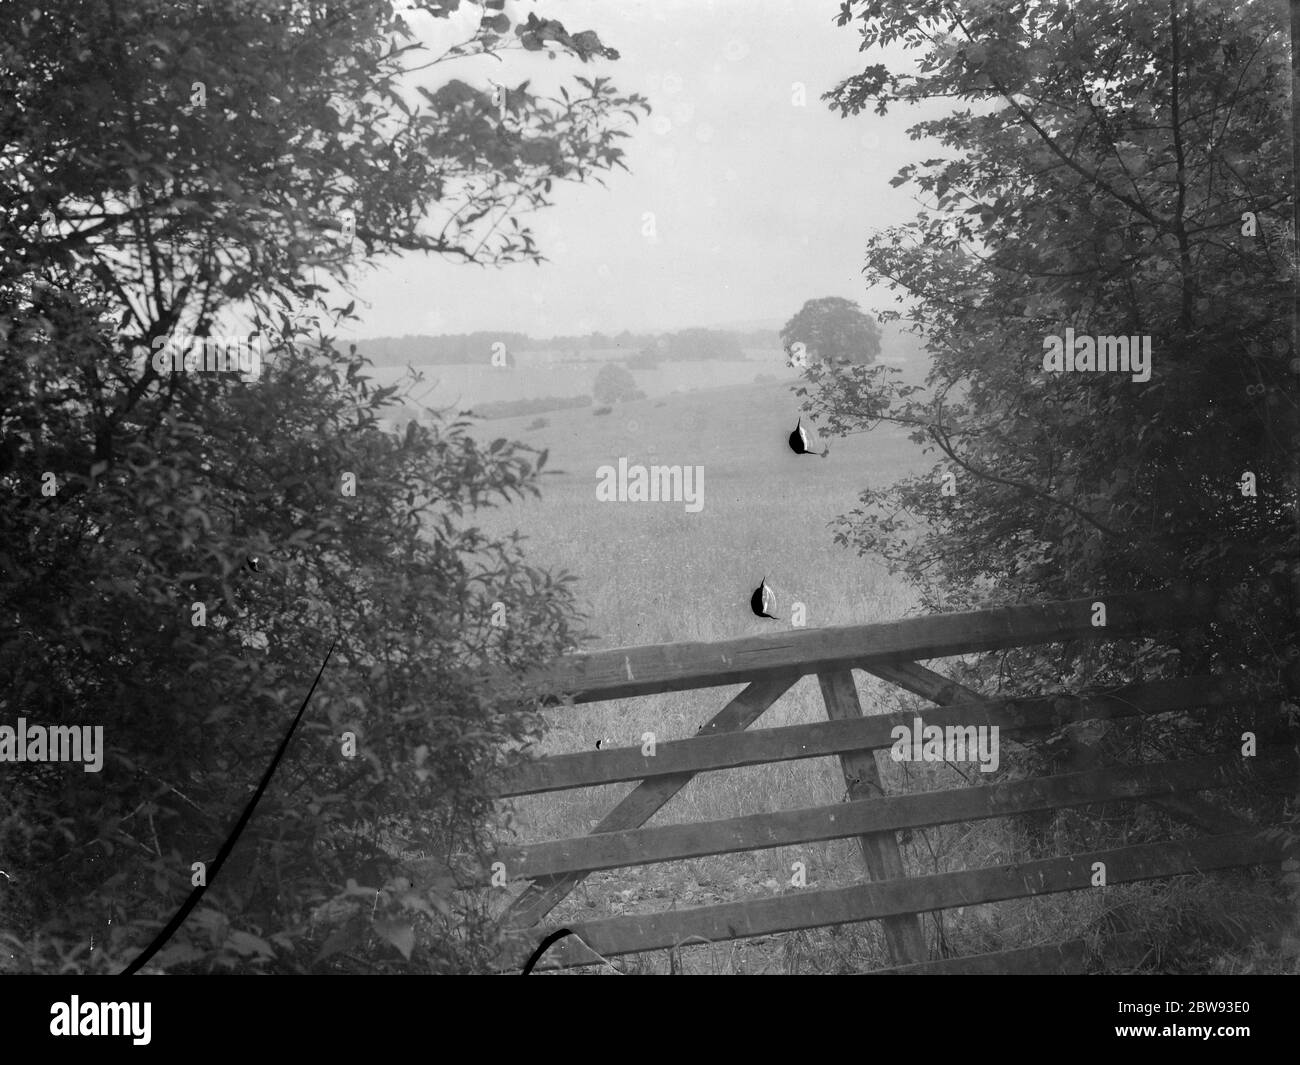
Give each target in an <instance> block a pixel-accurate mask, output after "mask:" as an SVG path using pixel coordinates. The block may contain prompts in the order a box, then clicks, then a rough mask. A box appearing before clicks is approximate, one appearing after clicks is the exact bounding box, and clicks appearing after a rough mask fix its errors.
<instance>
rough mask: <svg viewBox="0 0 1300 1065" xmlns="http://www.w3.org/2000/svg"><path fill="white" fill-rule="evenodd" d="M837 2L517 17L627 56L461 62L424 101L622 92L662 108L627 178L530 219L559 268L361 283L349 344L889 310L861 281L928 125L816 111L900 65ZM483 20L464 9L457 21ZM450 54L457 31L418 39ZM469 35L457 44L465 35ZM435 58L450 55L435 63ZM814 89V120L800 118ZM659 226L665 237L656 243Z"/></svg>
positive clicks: (616, 4)
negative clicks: (597, 83) (646, 225)
mask: <svg viewBox="0 0 1300 1065" xmlns="http://www.w3.org/2000/svg"><path fill="white" fill-rule="evenodd" d="M838 8H839V4H838V0H797V2H795V0H537V2H525V0H507V8H506V10H507V12H509V13H510V14H511V15H512V17H515V18H517V19H519V20H522V19H524V18H526V16H527V13H528V11H530V10H533V11H536V12H537V13H538V15H539V16H543V17H551V18H558V19H560V20H561V21H562V22H563V23H564V25H565V27H566V28H567V29H568V30H570V31H571V32H574V31H577V30H582V29H594V30H596V31H597V32H598V33H599V34H600V37H601V39H602V41H603V42H604V43H605V44H607V45H609V46H611V47H613V48H616V49H618V51H619V52H620V53H621V58H620V59H618V60H617V61H614V62H610V61H605V60H596V61H594V62H593V63H590V64H588V65H587V67H586V69H583V67H582V65H581V64H580V63H579V62H578V61H577V60H576V59H566V58H565V57H561V58H560V59H557V60H554V61H550V60H548V59H547V58H546V54H545V52H541V53H522V54H521V53H509V54H508V55H507V57H506V62H505V63H504V64H503V63H497V62H496V61H494V60H491V59H487V60H484V59H474V60H471V61H464V60H461V61H456V62H455V63H452V64H448V65H445V66H442V67H439V68H437V74H436V76H435V77H433V78H431V79H430V80H428V81H426V82H425V84H426V85H431V86H436V85H437V84H439V83H442V82H445V81H447V80H450V78H452V77H458V78H461V79H463V80H465V81H468V82H471V83H473V84H478V85H482V86H485V87H486V86H488V85H490V84H491V82H492V81H493V80H500V81H502V82H508V83H515V82H518V81H520V80H522V79H523V78H526V77H531V78H533V79H534V85H533V87H535V88H541V87H546V86H548V85H549V84H551V83H553V79H555V78H556V77H557V76H559V75H571V74H572V73H578V74H583V75H585V76H588V77H590V76H591V75H592V74H593V72H594V73H600V74H605V75H609V76H611V77H612V78H613V80H614V84H615V85H616V86H617V87H618V88H619V89H620V90H622V91H625V92H640V93H642V94H643V95H645V96H646V97H648V98H649V100H650V103H651V106H652V107H653V108H654V111H653V113H652V114H651V116H650V118H649V119H643V120H642V122H641V124H640V125H639V126H638V127H636V128H635V129H634V131H633V134H632V136H631V137H630V138H629V139H627V140H625V141H623V145H624V148H625V150H626V153H627V157H626V162H627V165H628V168H629V170H630V171H631V172H630V173H626V172H623V171H615V172H614V173H613V174H611V175H608V177H607V179H606V180H607V187H605V188H602V187H601V186H599V185H597V184H594V183H588V184H586V185H573V186H565V187H563V188H560V189H558V191H557V196H556V205H555V206H554V207H553V208H550V209H549V210H546V211H544V212H541V213H539V214H537V215H535V216H533V225H534V229H535V232H536V234H537V236H538V242H539V244H540V246H541V248H542V251H543V254H545V255H546V256H547V257H548V258H549V259H550V260H551V261H550V262H549V263H544V264H542V265H541V266H540V267H538V266H533V265H527V264H520V265H515V266H508V267H504V268H490V267H489V268H486V269H485V268H481V267H476V266H467V265H464V264H463V263H457V262H453V261H447V260H441V259H436V258H429V257H424V256H403V257H400V258H396V257H395V258H391V259H387V260H384V262H383V265H382V266H381V267H379V268H378V269H376V270H375V271H373V272H371V273H370V274H368V275H362V277H361V279H360V286H359V289H358V297H359V302H358V311H359V312H360V313H361V314H362V321H361V322H360V323H358V324H356V325H355V327H354V328H353V329H352V330H350V331H342V332H343V335H345V336H348V335H350V336H355V337H366V336H394V335H403V334H417V333H443V332H447V333H465V332H473V331H475V330H491V329H502V330H512V331H519V332H525V333H530V334H532V335H534V336H544V335H551V334H556V333H587V332H589V331H592V330H599V331H602V332H611V333H612V332H618V331H620V330H622V329H631V330H668V329H680V328H685V327H688V326H697V325H723V324H738V323H748V322H766V321H775V322H777V323H778V324H779V323H780V322H784V321H785V320H786V319H787V318H789V317H790V316H791V315H792V314H794V313H795V312H796V311H797V310H798V309H799V307H800V306H802V304H803V302H804V301H805V300H807V299H811V298H815V297H821V296H831V295H836V296H846V297H848V298H850V299H856V300H858V301H859V302H860V303H861V304H862V305H863V307H864V308H866V309H871V308H872V307H873V306H875V307H884V306H888V305H890V304H889V299H890V297H889V295H888V294H887V293H885V292H874V293H868V292H867V290H866V288H865V284H864V280H863V278H862V276H861V269H862V265H863V254H864V250H865V243H866V239H867V237H868V235H869V234H870V233H871V232H872V231H873V230H876V229H879V228H884V227H886V226H889V225H892V224H895V223H898V222H901V221H903V220H905V219H906V218H908V217H910V216H911V215H912V214H914V213H915V210H916V204H915V202H914V201H913V200H912V193H911V192H910V191H909V190H907V189H893V188H891V187H890V185H889V179H890V178H891V177H892V176H893V175H894V174H895V173H896V172H897V170H898V168H899V167H900V166H902V165H904V164H905V163H907V162H910V161H914V160H917V159H920V158H923V157H924V154H923V153H925V152H926V149H925V147H923V145H922V143H920V142H915V141H911V140H909V139H908V138H907V135H906V132H905V131H906V128H907V127H908V126H910V125H912V124H914V123H916V122H917V121H919V120H920V119H921V117H922V114H921V112H920V111H919V110H917V109H901V110H896V111H894V112H892V113H891V114H890V115H889V116H887V117H885V118H880V117H878V116H876V115H875V114H871V113H865V112H864V113H863V114H861V115H859V116H857V117H855V118H840V117H839V116H838V114H836V113H834V112H832V111H830V110H829V109H828V108H827V106H826V104H825V103H824V102H823V101H822V100H820V99H819V97H820V96H821V94H822V93H823V92H825V91H827V90H828V89H830V88H832V87H833V86H834V85H835V84H836V82H837V81H839V80H840V79H841V78H843V77H845V76H847V75H850V74H852V73H855V72H857V71H859V70H861V69H863V67H864V66H865V65H867V64H868V63H871V62H879V61H885V62H889V63H890V65H891V66H896V65H897V64H898V62H900V57H901V55H902V53H895V52H892V51H891V52H890V53H889V54H888V55H886V56H884V57H883V58H882V57H881V55H880V54H879V53H877V52H873V53H868V54H864V53H861V52H859V51H858V45H859V41H860V38H859V36H858V33H857V31H856V29H854V28H853V27H844V28H840V27H838V26H836V25H835V23H834V16H835V14H836V12H837V11H838ZM458 17H459V18H461V19H462V20H463V19H464V18H465V17H470V18H474V19H477V17H478V9H477V8H475V7H473V6H472V5H466V6H465V7H464V8H463V9H462V11H461V12H460V13H459V16H458ZM417 25H419V28H420V30H421V36H422V37H424V38H427V39H428V41H429V43H430V44H431V45H432V46H434V47H438V45H439V35H442V39H443V40H445V39H446V37H445V35H446V34H448V33H453V32H456V30H457V28H458V27H457V24H456V23H455V22H447V21H440V20H432V19H429V20H428V21H427V22H426V23H423V24H417ZM461 29H463V26H462V27H461ZM439 51H441V48H439ZM795 82H801V83H803V85H804V86H806V90H807V92H806V95H807V104H806V106H802V107H800V106H797V105H796V103H795V102H794V100H793V97H794V92H795V90H794V88H793V86H794V83H795ZM647 212H651V213H653V214H654V224H655V230H656V238H655V239H653V240H652V239H648V238H646V237H644V236H642V226H643V218H644V215H645V214H646V213H647Z"/></svg>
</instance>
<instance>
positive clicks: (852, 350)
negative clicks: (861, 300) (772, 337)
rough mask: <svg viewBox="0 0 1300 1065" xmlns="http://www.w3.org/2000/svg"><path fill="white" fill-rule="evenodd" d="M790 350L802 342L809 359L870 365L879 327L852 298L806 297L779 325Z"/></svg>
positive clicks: (876, 351)
mask: <svg viewBox="0 0 1300 1065" xmlns="http://www.w3.org/2000/svg"><path fill="white" fill-rule="evenodd" d="M781 342H782V344H784V345H785V348H786V350H787V351H789V350H790V349H791V347H792V345H794V344H796V343H800V344H803V345H804V349H805V355H806V357H807V359H808V360H809V361H815V362H820V363H822V364H823V365H828V366H869V365H870V364H871V363H873V362H874V361H875V359H876V356H877V355H879V354H880V327H879V326H878V325H876V323H875V321H874V320H873V319H872V318H870V317H869V316H868V315H865V314H863V313H862V311H861V309H860V308H859V307H858V305H857V304H856V303H855V302H854V301H853V300H846V299H844V298H842V297H840V296H826V297H823V298H822V299H819V300H809V301H808V302H807V303H805V304H804V305H803V306H802V307H801V308H800V309H799V313H798V314H796V315H795V316H794V317H793V318H791V319H790V320H789V321H788V322H786V323H785V325H784V326H783V327H782V328H781Z"/></svg>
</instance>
